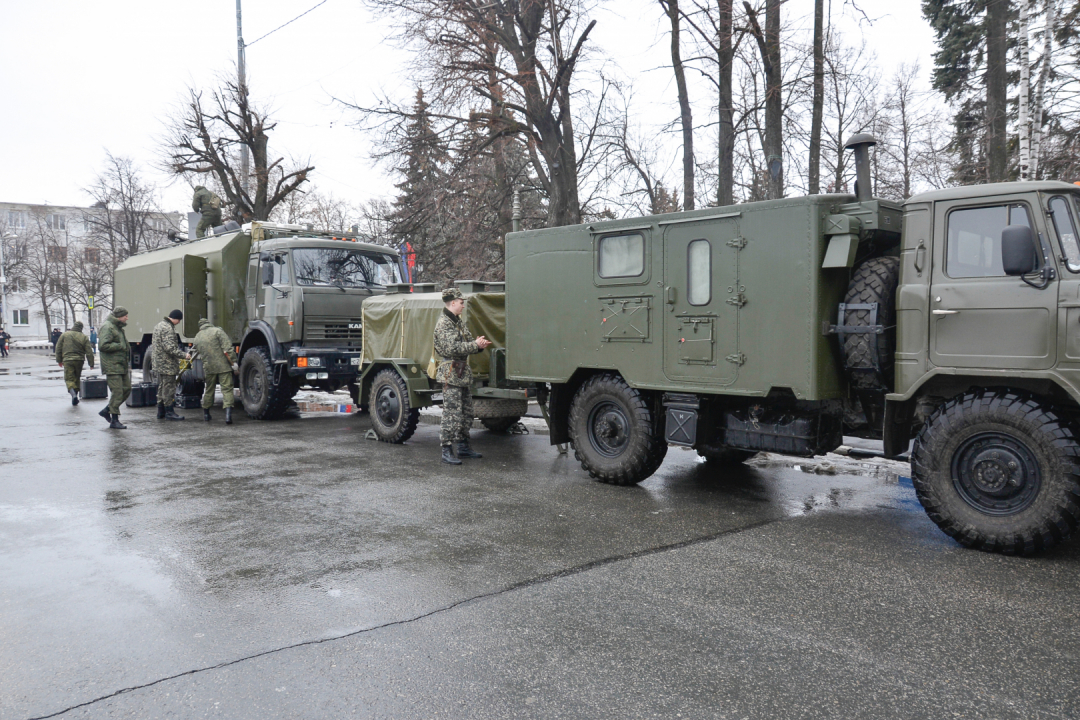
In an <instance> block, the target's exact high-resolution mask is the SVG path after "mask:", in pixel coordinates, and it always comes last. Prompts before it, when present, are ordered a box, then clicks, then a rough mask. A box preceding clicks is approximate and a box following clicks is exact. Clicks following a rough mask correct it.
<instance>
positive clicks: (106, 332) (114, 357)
mask: <svg viewBox="0 0 1080 720" xmlns="http://www.w3.org/2000/svg"><path fill="white" fill-rule="evenodd" d="M127 321H128V311H127V308H126V307H123V306H121V305H117V306H116V307H115V308H113V311H112V314H110V315H109V317H108V318H106V319H105V324H104V325H102V327H101V337H100V340H101V371H102V372H103V373H105V380H106V381H107V382H108V384H109V404H108V405H106V406H105V407H104V408H102V410H101V412H99V413H98V415H100V416H101V417H103V418H105V419H106V420H108V421H109V427H111V428H112V429H113V430H127V425H121V424H120V405H121V404H122V403H123V402H124V401H125V400H127V399H128V395H130V394H131V346H130V345H129V344H128V341H127V335H126V334H125V333H124V326H125V325H127Z"/></svg>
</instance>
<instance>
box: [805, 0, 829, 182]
mask: <svg viewBox="0 0 1080 720" xmlns="http://www.w3.org/2000/svg"><path fill="white" fill-rule="evenodd" d="M824 35H825V2H824V0H814V97H813V100H812V102H811V113H810V117H811V120H810V157H809V159H808V160H809V164H808V171H807V175H808V177H807V186H808V188H807V189H808V192H809V193H810V194H811V195H817V194H818V193H819V192H821V122H822V115H823V114H824V110H825V40H824Z"/></svg>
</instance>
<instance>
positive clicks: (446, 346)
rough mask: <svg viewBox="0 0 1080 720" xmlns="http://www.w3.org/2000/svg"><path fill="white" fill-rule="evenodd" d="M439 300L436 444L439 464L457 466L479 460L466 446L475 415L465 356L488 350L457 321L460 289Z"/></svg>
mask: <svg viewBox="0 0 1080 720" xmlns="http://www.w3.org/2000/svg"><path fill="white" fill-rule="evenodd" d="M442 300H443V302H444V303H445V304H446V307H445V308H444V309H443V311H442V316H441V317H439V322H437V323H435V352H436V353H438V354H439V357H440V359H441V362H440V363H439V368H438V369H437V370H436V371H435V380H436V381H437V382H441V383H442V384H443V406H442V410H443V411H442V426H441V428H440V430H439V442H440V443H441V444H442V461H443V462H444V463H449V464H451V465H460V464H461V460H460V459H459V458H463V457H464V458H478V457H481V455H480V453H478V452H475V451H474V450H473V449H472V448H470V447H469V428H470V427H471V426H472V421H473V415H474V414H475V413H474V412H473V402H472V369H471V368H470V367H469V356H470V355H474V354H476V353H478V352H480V351H482V350H484V349H486V348H487V347H489V346H490V345H491V341H490V340H488V339H487V338H485V337H484V336H483V335H480V336H479V337H477V338H476V339H475V340H471V339H470V338H469V331H468V329H467V328H466V327H465V323H464V322H462V321H461V313H462V311H464V310H465V298H463V297H462V296H461V290H458V289H457V288H447V289H445V290H443V292H442ZM455 441H456V442H457V452H456V453H455V452H454V442H455Z"/></svg>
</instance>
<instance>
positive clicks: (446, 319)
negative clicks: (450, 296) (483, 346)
mask: <svg viewBox="0 0 1080 720" xmlns="http://www.w3.org/2000/svg"><path fill="white" fill-rule="evenodd" d="M435 352H436V353H437V354H438V355H439V360H440V362H439V369H438V370H436V371H435V380H436V382H441V383H443V384H444V385H456V386H458V387H468V386H470V385H472V368H470V367H469V356H470V355H475V354H476V353H478V352H480V346H479V345H477V344H476V340H474V339H473V338H472V337H471V336H470V335H469V329H468V328H466V327H465V323H464V322H463V321H462V320H461V318H459V317H458V316H456V315H454V313H452V312H450V311H449V310H443V312H442V316H441V317H439V322H437V323H435Z"/></svg>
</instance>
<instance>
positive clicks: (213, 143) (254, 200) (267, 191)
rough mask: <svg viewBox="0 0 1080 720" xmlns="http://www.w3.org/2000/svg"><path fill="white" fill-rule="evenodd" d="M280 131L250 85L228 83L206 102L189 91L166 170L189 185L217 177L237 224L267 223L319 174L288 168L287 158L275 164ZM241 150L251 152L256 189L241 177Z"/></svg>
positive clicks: (169, 141) (170, 139) (172, 133)
mask: <svg viewBox="0 0 1080 720" xmlns="http://www.w3.org/2000/svg"><path fill="white" fill-rule="evenodd" d="M275 127H277V123H275V122H273V121H271V119H270V114H269V111H268V110H266V109H263V108H259V107H257V106H255V104H254V103H252V101H251V96H250V93H249V91H248V86H247V85H244V86H240V85H238V84H237V83H236V82H235V81H233V80H225V81H223V86H222V87H221V88H220V89H215V90H213V91H211V93H210V97H209V100H208V101H205V102H204V100H203V91H201V90H196V89H194V88H189V89H188V97H187V99H186V100H185V104H184V106H183V109H182V110H181V112H180V113H179V114H178V116H177V117H176V118H174V119H173V121H172V123H171V125H169V127H168V130H167V133H168V134H167V137H166V138H165V140H164V145H165V148H164V158H163V162H162V165H163V167H164V169H165V170H166V171H167V172H171V173H173V174H175V175H181V176H183V177H185V178H187V179H189V180H190V179H192V178H193V177H197V176H202V175H210V176H213V178H214V179H215V180H216V182H217V183H218V185H219V187H220V188H221V190H222V191H223V192H224V195H225V200H226V202H227V204H228V205H229V206H230V207H231V208H232V214H233V217H234V219H236V220H238V221H242V222H243V221H247V220H267V219H269V217H270V214H271V213H272V212H273V211H274V208H275V207H277V206H278V204H280V203H281V202H282V201H284V200H285V199H286V198H287V197H288V196H289V195H290V194H291V193H293V192H294V191H296V189H297V188H299V187H300V186H301V185H302V184H303V183H304V182H306V181H307V179H308V173H310V172H311V171H312V170H314V169H315V168H314V166H312V165H306V166H302V167H295V168H286V166H285V165H284V158H283V157H278V158H277V159H276V160H274V159H271V158H272V157H273V155H271V153H270V133H271V132H272V131H273V129H274V128H275ZM241 146H246V147H247V148H248V150H249V151H250V152H251V163H252V180H253V181H254V182H253V183H248V182H247V181H246V178H243V177H241V171H240V160H239V157H238V155H239V150H240V148H241Z"/></svg>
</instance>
